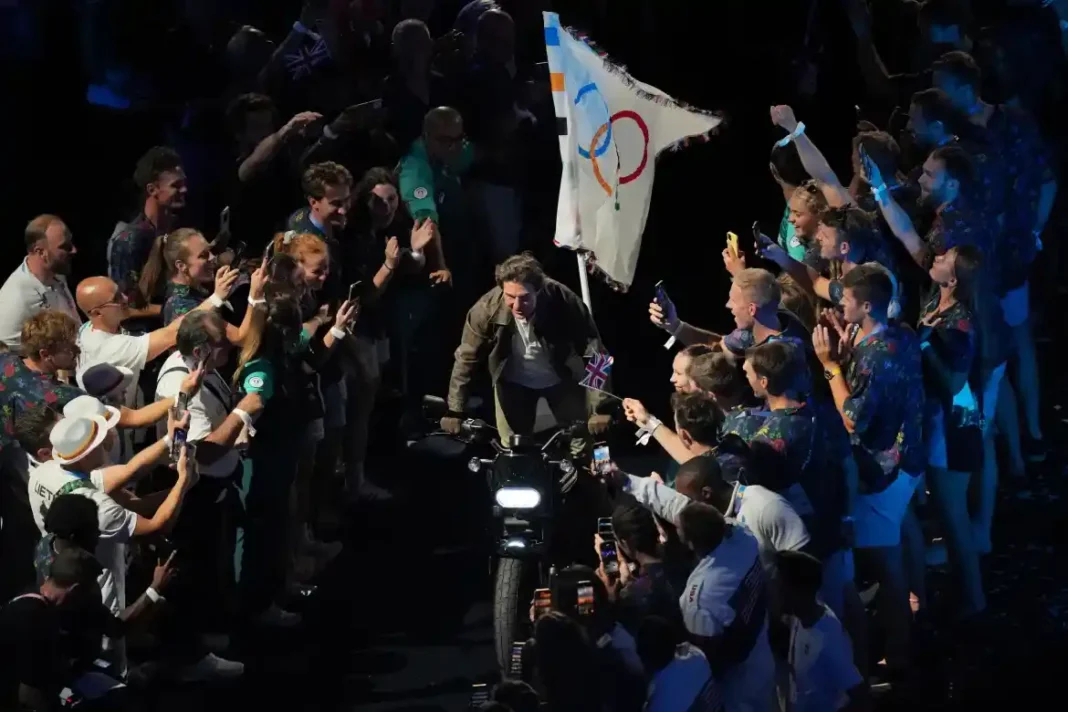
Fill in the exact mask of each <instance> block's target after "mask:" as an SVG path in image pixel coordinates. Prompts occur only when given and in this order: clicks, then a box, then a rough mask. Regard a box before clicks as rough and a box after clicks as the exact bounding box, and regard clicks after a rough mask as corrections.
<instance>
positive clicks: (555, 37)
mask: <svg viewBox="0 0 1068 712" xmlns="http://www.w3.org/2000/svg"><path fill="white" fill-rule="evenodd" d="M543 17H544V23H545V24H544V31H545V44H546V53H547V56H548V60H549V70H550V84H551V88H552V90H553V91H552V96H553V105H554V108H555V113H556V117H557V123H558V126H560V127H561V128H560V130H558V135H559V142H560V152H561V156H566V155H568V154H569V153H570V151H569V136H568V132H567V121H568V112H569V107H568V106H567V105H566V102H567V97H568V95H567V93H566V91H565V90H564V72H563V67H562V66H561V61H560V56H559V53H558V52H559V47H560V36H559V34H560V33H561V32H567V33H568V34H569V35H570V36H571V37H572V38H574V39H575V40H578V41H579V42H581V43H582V44H584V45H586V46H587V47H588V48H589V49H590V50H591V51H592V52H593V53H594V54H596V55H597V57H598V58H599V59H600V60H601V64H602V67H603V69H604V70H605V71H606V72H608V73H610V74H612V75H613V76H615V77H616V78H617V79H618V80H619V81H620V82H621V83H622V84H623V85H624V86H625V87H626V88H627V89H628V90H630V91H631V92H633V93H634V94H635V95H636V96H637V97H638V98H641V99H644V100H646V101H649V102H652V103H655V104H658V105H660V106H666V107H674V108H678V109H682V110H684V111H688V112H691V113H694V114H698V115H701V116H707V117H710V118H715V119H717V120H718V123H717V125H716V126H715V127H714V128H713V129H711V130H710V131H707V132H705V133H703V134H699V135H695V136H688V137H684V138H682V139H680V140H678V141H675V142H674V143H672V144H670V145H668V146H665V147H664V148H662V149H661V150H660V151H659V152H657V154H655V155H654V156H653V160H654V161H655V160H656V159H657V158H658V157H659V154H660V153H663V152H665V151H672V152H673V151H677V150H679V149H680V148H685V147H687V146H690V145H694V144H700V143H706V142H708V141H709V140H710V139H711V137H712V136H714V135H717V134H718V133H720V132H721V131H722V130H723V128H724V127H725V126H726V124H727V123H728V121H729V119H728V116H727V115H726V114H725V113H724V112H721V111H709V110H706V109H701V108H698V107H695V106H692V105H690V104H687V103H685V102H682V101H679V100H678V99H675V98H673V97H670V96H668V95H666V94H663V93H658V92H651V91H649V90H648V89H646V85H644V84H642V83H641V82H639V81H637V80H636V79H634V78H633V77H632V76H631V75H630V74H629V73H628V72H627V69H626V67H625V66H624V65H622V64H618V63H615V62H614V61H612V59H611V57H610V56H609V55H608V53H607V52H605V51H604V50H602V49H601V48H600V47H599V46H598V45H597V44H596V42H594V41H593V40H592V39H590V37H589V36H588V35H586V34H585V33H583V32H580V31H577V30H575V29H573V28H571V27H565V26H562V25H561V24H560V18H559V16H558V15H557V14H556V13H551V12H545V13H543ZM581 91H582V90H580V94H581ZM632 113H634V112H620V115H618V116H617V115H612V114H610V115H609V121H608V125H607V126H606V127H602V128H601V129H600V130H599V131H598V132H597V134H595V136H594V140H593V141H592V142H591V145H590V147H589V149H588V150H587V149H585V148H583V147H580V148H579V154H580V156H582V157H584V158H588V159H589V160H591V162H592V163H593V169H594V173H595V178H596V179H597V181H598V183H599V184H600V185H601V187H602V188H604V189H605V191H606V192H607V193H608V195H609V196H611V195H612V193H613V191H612V188H611V186H609V185H608V184H607V181H605V180H604V178H603V176H602V175H601V172H600V170H599V167H598V166H597V161H596V158H597V156H598V153H597V151H596V148H597V141H598V140H600V139H601V137H602V135H604V133H603V132H607V135H604V138H605V145H606V147H607V143H608V140H609V138H608V137H609V136H610V135H611V123H612V121H613V120H614V119H619V118H630V117H629V116H623V115H622V114H628V115H629V114H632ZM635 116H637V114H635ZM642 123H643V122H642V121H641V117H640V116H638V124H639V130H642V132H643V134H645V135H646V146H647V147H648V132H647V129H646V128H643V126H642ZM602 153H603V152H602ZM648 160H649V156H648V153H647V152H646V153H645V154H644V155H643V157H642V161H641V164H640V166H639V168H638V169H637V170H636V171H633V172H632V173H631V174H629V176H623V177H617V183H618V184H625V183H626V182H627V181H626V180H624V178H628V177H629V178H630V180H633V179H634V178H636V177H637V176H638V175H640V173H641V172H642V171H643V170H644V168H645V166H646V164H647V162H648ZM576 180H577V177H576V175H575V164H574V163H573V162H571V161H565V162H564V171H563V174H562V175H561V181H562V182H563V183H570V184H571V185H572V190H573V189H574V183H575V181H576ZM617 207H618V206H617ZM575 210H576V214H575V216H574V222H575V234H576V235H578V234H581V230H580V228H579V225H580V223H579V217H578V213H577V210H578V206H577V205H576V206H575ZM553 244H555V245H557V246H558V247H562V246H563V245H561V244H560V242H559V241H558V240H556V239H555V238H554V239H553ZM567 247H568V249H573V250H574V251H576V252H578V253H581V254H582V255H584V256H585V264H586V267H587V270H588V271H589V272H590V273H591V274H597V275H598V276H599V277H600V278H601V279H602V280H603V281H604V282H605V283H606V284H607V285H608V286H609V287H610V288H611V289H613V290H615V291H618V292H626V291H627V289H628V288H629V285H627V284H624V283H622V282H619V281H617V280H615V279H613V278H612V277H611V276H610V275H609V274H608V273H607V272H605V271H604V270H603V269H602V268H600V267H599V266H598V265H597V260H596V256H595V255H594V253H593V251H592V250H589V249H585V248H581V247H579V248H577V249H576V248H573V247H571V246H567Z"/></svg>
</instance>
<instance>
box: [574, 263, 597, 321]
mask: <svg viewBox="0 0 1068 712" xmlns="http://www.w3.org/2000/svg"><path fill="white" fill-rule="evenodd" d="M575 259H577V260H578V271H579V286H581V287H582V301H583V302H584V303H585V304H586V308H587V309H589V310H590V314H591V315H592V314H593V301H592V300H591V299H590V273H589V270H588V269H586V253H585V252H576V253H575Z"/></svg>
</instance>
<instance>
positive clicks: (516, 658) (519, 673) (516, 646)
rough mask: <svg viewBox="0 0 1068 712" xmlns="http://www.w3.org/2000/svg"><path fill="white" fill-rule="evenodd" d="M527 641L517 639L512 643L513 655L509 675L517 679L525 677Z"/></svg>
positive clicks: (509, 664) (509, 665)
mask: <svg viewBox="0 0 1068 712" xmlns="http://www.w3.org/2000/svg"><path fill="white" fill-rule="evenodd" d="M524 647H526V642H525V641H522V640H517V641H515V642H514V643H512V657H511V659H510V660H509V661H508V677H511V678H514V679H516V680H522V679H523V648H524Z"/></svg>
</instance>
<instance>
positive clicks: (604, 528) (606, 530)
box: [597, 517, 616, 541]
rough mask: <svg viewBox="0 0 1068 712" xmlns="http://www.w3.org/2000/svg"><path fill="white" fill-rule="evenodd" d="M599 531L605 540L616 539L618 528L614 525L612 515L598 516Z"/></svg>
mask: <svg viewBox="0 0 1068 712" xmlns="http://www.w3.org/2000/svg"><path fill="white" fill-rule="evenodd" d="M597 533H598V534H599V535H600V536H601V539H602V540H604V541H615V539H616V530H615V529H614V528H613V527H612V518H611V517H598V518H597Z"/></svg>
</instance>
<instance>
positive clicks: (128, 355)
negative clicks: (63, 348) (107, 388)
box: [77, 323, 149, 408]
mask: <svg viewBox="0 0 1068 712" xmlns="http://www.w3.org/2000/svg"><path fill="white" fill-rule="evenodd" d="M148 341H149V335H148V334H142V335H140V336H131V335H130V334H109V333H107V332H106V331H100V330H99V329H94V328H93V325H92V324H89V323H87V324H83V325H82V328H81V330H80V331H79V332H78V346H79V348H81V350H82V355H81V358H80V359H78V372H77V375H78V378H79V379H81V377H82V375H83V374H84V373H85V372H86V371H87V370H88V369H89V368H90V367H91V366H95V365H96V364H98V363H110V364H111V365H112V366H125V367H126V368H128V369H130V370H131V371H132V372H133V378H132V379H131V380H130V384H129V386H127V388H126V392H125V393H124V394H123V401H122V404H123V405H124V406H126V407H127V408H135V407H137V382H138V380H139V379H140V378H141V371H142V370H143V369H144V368H145V364H146V363H147V362H148Z"/></svg>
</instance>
